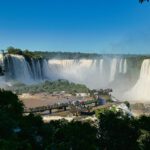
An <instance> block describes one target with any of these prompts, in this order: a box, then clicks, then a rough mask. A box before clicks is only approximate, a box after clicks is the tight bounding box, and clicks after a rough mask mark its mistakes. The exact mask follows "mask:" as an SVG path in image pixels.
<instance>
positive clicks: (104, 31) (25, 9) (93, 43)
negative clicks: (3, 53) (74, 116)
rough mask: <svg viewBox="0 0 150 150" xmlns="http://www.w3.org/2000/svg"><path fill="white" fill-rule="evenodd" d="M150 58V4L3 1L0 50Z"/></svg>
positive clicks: (118, 0) (98, 0)
mask: <svg viewBox="0 0 150 150" xmlns="http://www.w3.org/2000/svg"><path fill="white" fill-rule="evenodd" d="M8 46H14V47H18V48H22V49H30V50H44V51H80V52H97V53H129V54H132V53H136V54H142V53H149V54H150V3H147V2H145V3H143V4H142V5H141V4H139V3H138V0H0V48H1V49H6V48H7V47H8Z"/></svg>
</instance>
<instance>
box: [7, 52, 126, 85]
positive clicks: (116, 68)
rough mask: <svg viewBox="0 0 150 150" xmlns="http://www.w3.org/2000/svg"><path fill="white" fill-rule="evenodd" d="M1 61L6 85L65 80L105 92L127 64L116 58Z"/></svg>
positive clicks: (12, 57)
mask: <svg viewBox="0 0 150 150" xmlns="http://www.w3.org/2000/svg"><path fill="white" fill-rule="evenodd" d="M4 60H5V61H4V62H5V68H6V73H5V76H6V79H7V81H9V80H17V81H20V82H23V83H33V82H34V83H38V82H41V81H44V80H57V79H67V80H69V81H72V82H76V83H82V84H85V85H87V86H88V87H90V88H108V87H110V84H111V83H115V80H116V79H118V75H119V74H120V72H121V74H123V73H126V72H127V69H126V68H127V61H126V60H125V59H120V58H117V57H114V58H111V57H103V58H100V59H49V60H46V59H33V58H28V59H27V58H26V59H25V58H24V57H23V56H21V55H6V56H5V59H4ZM118 80H119V79H118ZM111 87H113V85H112V84H111Z"/></svg>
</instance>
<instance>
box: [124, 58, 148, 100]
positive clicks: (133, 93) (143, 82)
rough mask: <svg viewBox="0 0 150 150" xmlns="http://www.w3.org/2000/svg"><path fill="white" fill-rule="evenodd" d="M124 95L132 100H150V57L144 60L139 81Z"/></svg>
mask: <svg viewBox="0 0 150 150" xmlns="http://www.w3.org/2000/svg"><path fill="white" fill-rule="evenodd" d="M124 97H125V98H126V99H129V100H132V101H140V102H141V101H142V102H150V59H145V60H144V61H143V63H142V67H141V72H140V76H139V79H138V81H137V82H136V84H135V86H134V87H133V88H132V89H131V90H130V91H128V92H126V93H125V96H124Z"/></svg>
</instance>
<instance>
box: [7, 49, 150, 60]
mask: <svg viewBox="0 0 150 150" xmlns="http://www.w3.org/2000/svg"><path fill="white" fill-rule="evenodd" d="M6 51H7V52H8V54H18V55H23V56H24V57H25V58H35V59H40V58H45V59H52V58H56V59H82V58H85V59H96V58H97V59H98V58H102V57H104V56H108V57H114V56H116V57H124V58H131V59H132V58H134V59H135V58H138V59H146V58H150V55H136V54H135V55H132V54H124V55H123V54H98V53H81V52H62V51H57V52H56V51H55V52H54V51H30V50H27V49H26V50H22V49H20V48H14V47H12V46H10V47H8V48H7V49H6Z"/></svg>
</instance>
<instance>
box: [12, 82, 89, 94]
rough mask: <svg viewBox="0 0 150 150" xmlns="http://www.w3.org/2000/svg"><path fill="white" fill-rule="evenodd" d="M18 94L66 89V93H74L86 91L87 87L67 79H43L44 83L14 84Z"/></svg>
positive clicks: (14, 89)
mask: <svg viewBox="0 0 150 150" xmlns="http://www.w3.org/2000/svg"><path fill="white" fill-rule="evenodd" d="M11 90H13V91H15V92H16V93H18V94H22V93H31V94H35V93H39V92H47V93H53V92H61V91H66V92H67V93H71V94H74V93H76V92H79V93H82V92H83V93H84V92H85V93H88V91H89V89H88V88H87V87H86V86H85V85H82V84H75V83H72V82H69V81H67V80H56V81H45V82H44V83H40V84H37V85H31V86H24V85H23V86H15V87H13V89H11Z"/></svg>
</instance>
